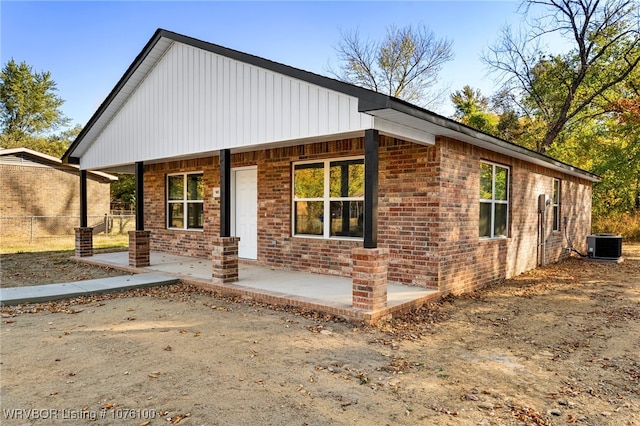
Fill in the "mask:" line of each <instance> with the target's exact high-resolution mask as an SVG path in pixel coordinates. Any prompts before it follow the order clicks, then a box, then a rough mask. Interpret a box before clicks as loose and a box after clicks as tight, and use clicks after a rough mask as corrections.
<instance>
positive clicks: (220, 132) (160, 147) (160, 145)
mask: <svg viewBox="0 0 640 426" xmlns="http://www.w3.org/2000/svg"><path fill="white" fill-rule="evenodd" d="M372 124H373V120H372V117H371V116H369V115H366V114H362V113H359V112H358V100H357V98H355V97H351V96H347V95H345V94H342V93H339V92H335V91H331V90H329V89H325V88H322V87H319V86H315V85H312V84H310V83H307V82H304V81H300V80H296V79H293V78H291V77H287V76H284V75H282V74H277V73H275V72H272V71H269V70H266V69H263V68H259V67H256V66H253V65H249V64H246V63H243V62H239V61H236V60H232V59H230V58H227V57H224V56H220V55H217V54H214V53H211V52H207V51H203V50H200V49H197V48H195V47H192V46H187V45H183V44H180V43H174V44H173V46H172V47H171V48H170V49H169V50H168V51H167V52H166V54H165V55H164V57H162V58H161V59H160V60H159V62H158V63H157V64H156V65H155V67H154V68H153V69H152V70H151V71H150V72H149V74H148V75H147V76H146V77H145V79H144V80H143V81H142V82H141V83H140V85H139V86H138V88H137V89H136V90H135V91H134V92H133V94H132V95H131V97H130V98H129V99H128V100H127V101H126V102H125V103H124V104H123V105H122V107H121V108H120V110H119V111H118V112H117V113H116V114H115V115H114V117H113V118H112V120H111V121H110V122H109V123H108V124H107V125H106V126H105V128H104V129H103V131H102V132H101V133H100V134H99V135H98V137H97V138H96V140H95V141H94V142H93V144H92V145H91V146H90V147H89V148H88V150H87V151H86V152H85V153H84V155H83V156H82V158H81V164H82V168H98V167H104V166H110V165H117V164H127V163H131V162H133V161H146V160H153V159H158V158H169V157H173V156H177V155H185V154H195V153H200V152H207V151H215V150H219V149H225V148H237V147H243V146H250V145H258V144H263V143H269V142H277V141H285V140H289V139H301V138H307V137H317V136H322V135H328V134H336V133H342V132H352V131H359V130H364V129H366V128H370V127H371V126H372Z"/></svg>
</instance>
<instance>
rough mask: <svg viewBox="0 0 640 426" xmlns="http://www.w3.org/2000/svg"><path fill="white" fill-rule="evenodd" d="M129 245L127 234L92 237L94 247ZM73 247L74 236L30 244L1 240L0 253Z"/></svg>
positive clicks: (40, 239)
mask: <svg viewBox="0 0 640 426" xmlns="http://www.w3.org/2000/svg"><path fill="white" fill-rule="evenodd" d="M128 246H129V236H128V235H115V236H109V237H105V236H104V235H96V236H94V237H93V248H94V249H116V248H126V247H128ZM74 249H75V238H74V237H60V238H53V237H50V238H38V239H35V240H34V242H33V243H32V244H29V242H23V241H16V240H13V241H12V240H8V241H7V240H5V239H3V240H2V244H1V246H0V254H9V253H36V252H43V251H69V250H74Z"/></svg>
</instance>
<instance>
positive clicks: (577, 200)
mask: <svg viewBox="0 0 640 426" xmlns="http://www.w3.org/2000/svg"><path fill="white" fill-rule="evenodd" d="M63 160H64V161H65V162H69V163H76V164H79V165H80V168H81V169H82V170H102V171H119V172H130V173H135V174H136V180H137V181H136V182H137V183H136V190H137V199H138V200H144V202H143V203H139V204H138V206H139V208H138V211H137V228H136V229H137V231H135V232H132V233H131V234H130V246H129V253H130V263H131V265H133V266H136V265H145V262H148V256H149V255H148V252H149V250H152V251H161V252H172V253H179V254H187V255H190V256H198V257H203V258H206V257H210V258H212V260H213V271H212V273H213V277H214V279H217V280H219V281H223V282H226V281H233V280H236V279H237V278H238V277H237V261H238V260H237V258H238V257H239V258H240V259H243V261H246V262H254V263H257V264H259V265H267V266H270V267H275V268H282V269H291V270H301V271H310V272H315V273H322V274H335V275H341V276H352V277H353V282H354V291H353V304H354V307H359V308H362V309H373V310H375V309H377V308H378V307H380V306H383V304H384V300H383V299H384V294H385V293H384V288H385V287H384V286H385V285H386V282H387V280H388V281H389V282H394V283H405V284H412V285H417V286H423V287H429V288H435V289H438V290H439V291H440V292H441V293H442V294H445V293H461V292H464V291H467V290H470V289H472V288H475V287H478V286H481V285H484V284H486V283H489V282H492V281H495V280H499V279H502V278H505V277H512V276H514V275H516V274H519V273H522V272H524V271H526V270H529V269H532V268H535V267H536V266H537V265H539V264H541V263H542V262H543V261H546V262H554V261H557V260H559V259H560V258H561V257H563V256H567V255H568V252H567V250H565V248H566V247H567V246H568V243H567V240H566V236H568V237H569V238H571V239H572V240H573V241H575V242H576V243H577V246H576V248H580V247H581V244H582V243H583V242H584V241H585V236H586V235H588V234H589V232H590V227H591V189H592V183H593V182H595V181H597V179H598V178H597V176H595V175H593V174H590V173H588V172H586V171H583V170H579V169H577V168H574V167H572V166H570V165H567V164H564V163H561V162H559V161H556V160H554V159H552V158H549V157H546V156H544V155H541V154H538V153H536V152H533V151H529V150H527V149H525V148H522V147H519V146H516V145H514V144H511V143H509V142H506V141H504V140H501V139H498V138H495V137H493V136H490V135H487V134H484V133H482V132H479V131H476V130H474V129H471V128H469V127H466V126H464V125H462V124H460V123H457V122H455V121H452V120H450V119H447V118H445V117H442V116H439V115H437V114H435V113H432V112H430V111H427V110H424V109H421V108H419V107H416V106H414V105H411V104H409V103H407V102H404V101H401V100H399V99H395V98H392V97H389V96H386V95H382V94H379V93H374V92H372V91H369V90H366V89H363V88H360V87H356V86H352V85H349V84H346V83H342V82H339V81H336V80H333V79H330V78H327V77H323V76H320V75H316V74H312V73H309V72H306V71H303V70H300V69H296V68H292V67H289V66H286V65H282V64H279V63H275V62H272V61H269V60H267V59H263V58H259V57H255V56H252V55H249V54H246V53H242V52H238V51H234V50H230V49H227V48H224V47H221V46H218V45H214V44H210V43H207V42H204V41H200V40H196V39H193V38H190V37H186V36H183V35H180V34H176V33H173V32H169V31H166V30H158V31H157V32H156V33H155V34H154V35H153V37H152V38H151V40H150V41H149V42H148V43H147V45H146V46H145V47H144V48H143V50H142V51H141V53H140V54H139V55H138V57H137V58H136V59H135V61H134V62H133V63H132V64H131V66H130V67H129V69H128V70H127V71H126V72H125V74H124V75H123V77H122V78H121V79H120V81H119V82H118V83H117V85H116V86H115V87H114V89H113V90H112V92H111V93H110V94H109V96H108V97H107V99H106V100H105V101H104V103H103V104H102V105H101V106H100V107H99V109H98V110H97V111H96V112H95V114H94V115H93V117H92V118H91V119H90V121H89V123H88V124H87V126H86V127H85V128H84V130H83V131H82V133H81V134H80V135H79V136H78V138H77V139H76V140H75V142H74V143H73V145H72V146H71V147H70V148H69V150H68V151H67V152H66V153H65V155H64V157H63ZM541 195H542V197H543V201H542V205H541V207H542V210H543V212H539V205H538V199H539V197H540V196H541ZM545 201H546V202H545ZM85 204H86V200H85ZM85 208H86V207H85ZM85 226H86V225H85ZM78 232H79V233H82V232H87V231H83V229H82V227H81V228H79V230H78ZM77 235H79V234H77ZM78 238H79V241H81V240H82V235H80V236H79V237H78ZM77 244H80V243H77ZM85 246H86V245H85ZM80 248H81V245H77V253H78V255H81V256H82V255H88V254H90V251H89V252H86V253H83V251H82V250H80ZM241 278H242V277H240V279H241Z"/></svg>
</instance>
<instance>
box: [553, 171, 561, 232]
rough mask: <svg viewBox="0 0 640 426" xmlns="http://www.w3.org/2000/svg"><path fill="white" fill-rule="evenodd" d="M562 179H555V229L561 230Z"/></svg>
mask: <svg viewBox="0 0 640 426" xmlns="http://www.w3.org/2000/svg"><path fill="white" fill-rule="evenodd" d="M560 189H561V185H560V179H554V180H553V230H554V231H559V230H560Z"/></svg>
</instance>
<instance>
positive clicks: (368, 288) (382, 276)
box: [351, 247, 389, 311]
mask: <svg viewBox="0 0 640 426" xmlns="http://www.w3.org/2000/svg"><path fill="white" fill-rule="evenodd" d="M351 260H352V262H353V273H352V274H351V277H352V278H353V298H352V300H353V307H354V308H356V309H362V310H364V311H377V310H379V309H383V308H386V307H387V267H388V265H389V249H387V248H360V247H358V248H354V249H352V250H351Z"/></svg>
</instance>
